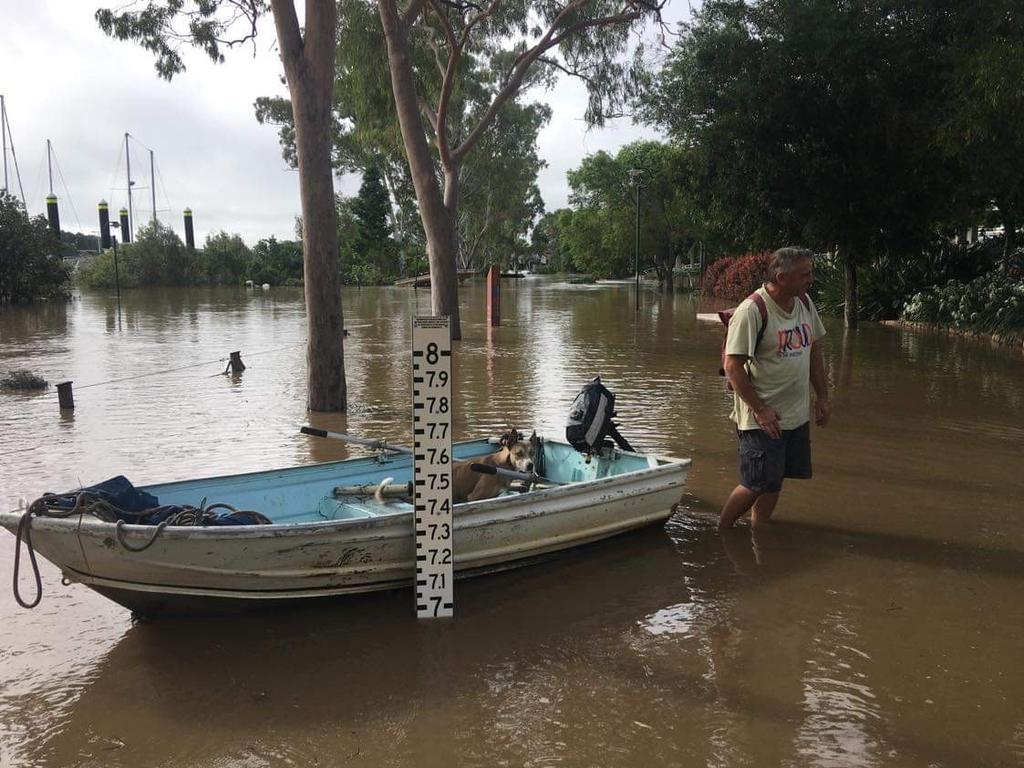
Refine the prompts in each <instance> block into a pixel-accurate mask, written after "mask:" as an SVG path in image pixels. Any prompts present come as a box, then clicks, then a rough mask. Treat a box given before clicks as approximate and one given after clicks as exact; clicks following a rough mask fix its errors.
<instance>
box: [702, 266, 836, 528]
mask: <svg viewBox="0 0 1024 768" xmlns="http://www.w3.org/2000/svg"><path fill="white" fill-rule="evenodd" d="M813 269H814V254H813V253H811V251H809V250H807V249H805V248H780V249H779V250H777V251H776V252H775V253H773V254H772V258H771V263H770V264H769V268H768V282H767V283H765V284H764V286H762V287H761V288H759V289H758V290H757V291H755V292H754V293H752V294H751V295H750V296H749V297H748V298H747V299H745V300H744V301H743V303H742V304H740V305H739V307H737V308H736V312H735V314H734V315H733V317H732V319H731V320H730V322H729V333H728V336H727V337H726V342H725V354H726V358H725V373H726V375H727V376H728V377H729V383H730V385H731V386H732V389H733V393H734V402H733V411H732V420H733V421H734V422H736V432H737V434H738V435H739V441H740V451H739V453H740V484H739V485H737V486H736V488H735V489H734V490H733V492H732V493H731V494H730V496H729V499H728V500H727V501H726V502H725V506H724V507H722V513H721V516H720V517H719V520H718V528H719V530H725V529H727V528H731V527H732V526H733V524H735V522H736V521H737V520H739V519H740V518H741V517H742V516H743V515H744V514H746V513H747V511H748V510H749V511H750V512H751V524H752V525H753V526H755V527H757V526H760V525H763V524H765V523H767V522H769V520H770V519H771V516H772V512H774V511H775V505H776V503H778V500H779V494H780V493H781V492H782V481H783V478H786V477H794V478H809V477H810V476H811V441H810V412H811V392H810V390H811V387H812V386H813V387H814V393H815V395H816V398H815V402H814V422H815V424H817V425H818V426H819V427H823V426H825V425H826V424H827V423H828V418H829V413H830V406H829V401H828V383H827V382H826V380H825V364H824V362H823V360H822V354H821V343H820V341H821V338H822V337H823V336H824V335H825V328H824V327H823V326H822V324H821V318H820V317H818V310H817V309H815V307H814V303H813V302H812V301H811V300H810V298H808V296H807V289H808V288H810V287H811V282H812V280H813Z"/></svg>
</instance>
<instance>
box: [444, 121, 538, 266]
mask: <svg viewBox="0 0 1024 768" xmlns="http://www.w3.org/2000/svg"><path fill="white" fill-rule="evenodd" d="M550 116H551V110H550V109H549V108H548V107H547V106H545V105H542V104H525V105H521V104H519V103H518V102H516V101H510V102H508V103H507V104H506V105H505V107H504V108H503V109H502V110H501V112H499V114H498V116H497V117H496V118H495V122H494V128H493V130H490V131H488V132H487V133H486V134H485V135H484V137H483V138H482V139H481V140H480V144H479V145H478V147H477V149H476V151H475V152H473V153H472V154H470V155H469V156H468V157H467V158H466V162H465V164H464V165H463V166H462V168H461V169H460V173H459V186H460V194H459V205H458V208H457V214H456V217H455V239H456V243H455V244H456V254H457V263H458V267H459V268H460V269H477V268H480V267H483V266H486V265H487V264H499V265H500V264H503V263H505V262H507V261H508V257H509V255H510V254H511V252H512V251H513V250H515V249H516V248H517V247H519V246H520V245H521V244H522V243H523V242H525V239H526V237H527V235H528V234H529V231H530V227H531V226H532V224H533V222H534V220H535V219H536V218H537V217H538V216H539V215H540V214H542V213H543V211H544V201H543V199H542V198H541V195H540V189H539V188H538V187H537V174H538V173H539V172H540V170H541V169H542V168H544V167H545V166H546V163H545V162H544V161H543V160H542V159H541V158H540V156H539V155H538V154H537V134H538V133H539V131H540V129H541V127H542V126H543V125H544V124H545V123H546V122H547V121H548V120H549V119H550ZM475 117H477V116H476V115H470V119H471V120H472V119H474V118H475ZM508 266H512V265H511V264H509V265H508Z"/></svg>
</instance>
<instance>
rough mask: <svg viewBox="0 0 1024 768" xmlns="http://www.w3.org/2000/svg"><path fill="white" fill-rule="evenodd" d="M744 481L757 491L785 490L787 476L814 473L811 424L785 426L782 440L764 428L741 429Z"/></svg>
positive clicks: (741, 472) (739, 431) (742, 480)
mask: <svg viewBox="0 0 1024 768" xmlns="http://www.w3.org/2000/svg"><path fill="white" fill-rule="evenodd" d="M737 434H738V435H739V438H740V484H741V485H742V486H743V487H744V488H747V489H749V490H751V491H754V492H755V493H775V492H776V491H781V490H782V480H783V478H786V477H793V478H799V479H804V480H806V479H808V478H809V477H810V476H811V424H810V422H807V423H806V424H804V425H803V426H800V427H797V428H796V429H784V430H782V437H780V438H779V439H778V440H776V439H774V438H772V437H769V436H768V434H767V433H766V432H764V431H763V430H760V429H744V430H738V431H737Z"/></svg>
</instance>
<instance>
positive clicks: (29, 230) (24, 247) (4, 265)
mask: <svg viewBox="0 0 1024 768" xmlns="http://www.w3.org/2000/svg"><path fill="white" fill-rule="evenodd" d="M64 250H65V249H64V246H62V245H61V242H60V240H59V239H58V238H57V236H56V235H54V233H53V231H52V230H51V229H50V227H49V225H48V224H47V222H46V218H45V217H43V216H36V217H35V218H29V216H28V213H27V212H26V211H25V208H24V206H22V204H21V201H20V200H18V199H17V198H15V197H14V196H13V195H10V194H8V193H7V192H0V305H2V304H7V303H10V304H18V303H22V302H28V301H35V300H37V299H46V298H65V297H66V296H67V295H68V278H69V274H70V268H69V267H68V265H67V264H65V263H64V261H63V259H62V258H61V257H62V254H63V253H64Z"/></svg>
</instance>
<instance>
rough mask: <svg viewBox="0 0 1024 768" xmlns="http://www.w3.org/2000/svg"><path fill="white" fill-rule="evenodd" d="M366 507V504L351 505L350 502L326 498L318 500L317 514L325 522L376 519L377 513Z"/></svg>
mask: <svg viewBox="0 0 1024 768" xmlns="http://www.w3.org/2000/svg"><path fill="white" fill-rule="evenodd" d="M367 507H368V505H367V504H353V503H352V502H350V501H343V500H341V499H335V498H331V497H330V496H328V497H325V498H323V499H320V504H319V506H318V507H317V512H318V513H319V515H320V517H321V518H323V519H325V520H354V519H359V518H369V517H377V513H376V512H374V511H372V510H371V509H368V508H367Z"/></svg>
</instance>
